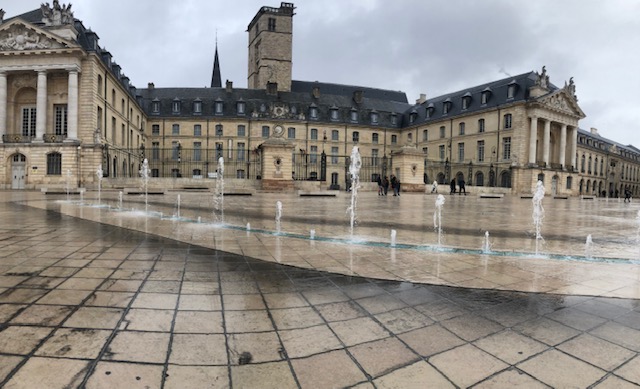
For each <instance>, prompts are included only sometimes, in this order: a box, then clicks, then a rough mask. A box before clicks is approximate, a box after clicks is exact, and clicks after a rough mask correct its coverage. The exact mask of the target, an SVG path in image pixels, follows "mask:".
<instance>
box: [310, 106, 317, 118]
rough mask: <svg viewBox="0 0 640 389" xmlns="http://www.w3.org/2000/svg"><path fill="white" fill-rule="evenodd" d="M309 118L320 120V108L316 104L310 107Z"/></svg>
mask: <svg viewBox="0 0 640 389" xmlns="http://www.w3.org/2000/svg"><path fill="white" fill-rule="evenodd" d="M309 117H310V118H311V119H318V107H317V106H316V105H315V104H311V106H310V107H309Z"/></svg>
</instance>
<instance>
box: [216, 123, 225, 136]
mask: <svg viewBox="0 0 640 389" xmlns="http://www.w3.org/2000/svg"><path fill="white" fill-rule="evenodd" d="M223 134H224V131H223V129H222V124H216V136H222V135H223Z"/></svg>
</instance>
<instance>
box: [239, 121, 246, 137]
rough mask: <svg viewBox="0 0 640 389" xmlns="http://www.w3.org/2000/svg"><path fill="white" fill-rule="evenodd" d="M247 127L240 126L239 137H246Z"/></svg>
mask: <svg viewBox="0 0 640 389" xmlns="http://www.w3.org/2000/svg"><path fill="white" fill-rule="evenodd" d="M245 132H246V127H245V126H244V124H240V125H238V136H245Z"/></svg>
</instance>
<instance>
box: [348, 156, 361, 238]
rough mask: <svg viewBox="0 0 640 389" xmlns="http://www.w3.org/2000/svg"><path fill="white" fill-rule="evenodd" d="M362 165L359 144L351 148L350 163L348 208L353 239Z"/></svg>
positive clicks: (350, 231)
mask: <svg viewBox="0 0 640 389" xmlns="http://www.w3.org/2000/svg"><path fill="white" fill-rule="evenodd" d="M361 167H362V159H361V158H360V152H359V151H358V146H353V149H352V150H351V164H350V165H349V174H350V175H351V188H350V189H351V204H350V205H349V207H348V208H347V212H348V213H349V215H350V223H349V233H350V235H351V239H353V227H354V226H355V224H356V209H357V205H358V189H360V168H361Z"/></svg>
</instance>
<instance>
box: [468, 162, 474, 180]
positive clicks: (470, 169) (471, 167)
mask: <svg viewBox="0 0 640 389" xmlns="http://www.w3.org/2000/svg"><path fill="white" fill-rule="evenodd" d="M467 183H468V184H469V185H473V162H472V161H469V175H468V176H467Z"/></svg>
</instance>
